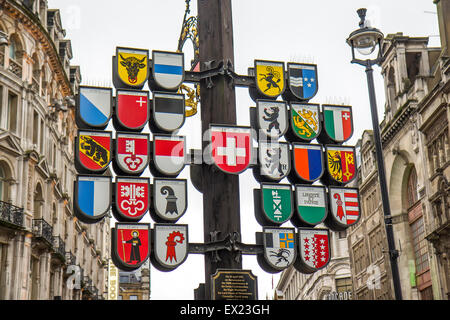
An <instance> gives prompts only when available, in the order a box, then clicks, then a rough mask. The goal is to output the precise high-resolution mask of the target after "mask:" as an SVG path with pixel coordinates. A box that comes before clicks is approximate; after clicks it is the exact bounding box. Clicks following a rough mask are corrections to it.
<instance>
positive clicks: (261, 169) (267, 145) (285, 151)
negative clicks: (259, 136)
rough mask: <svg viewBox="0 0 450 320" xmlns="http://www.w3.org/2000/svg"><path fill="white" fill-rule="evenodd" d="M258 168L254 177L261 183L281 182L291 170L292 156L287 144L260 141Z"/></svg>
mask: <svg viewBox="0 0 450 320" xmlns="http://www.w3.org/2000/svg"><path fill="white" fill-rule="evenodd" d="M258 163H259V166H258V167H254V168H253V175H254V176H255V178H256V180H257V181H259V182H263V181H267V182H271V181H280V180H281V179H283V178H285V177H286V176H287V175H288V174H289V172H290V170H291V155H290V150H289V144H288V143H286V142H266V141H260V142H259V147H258Z"/></svg>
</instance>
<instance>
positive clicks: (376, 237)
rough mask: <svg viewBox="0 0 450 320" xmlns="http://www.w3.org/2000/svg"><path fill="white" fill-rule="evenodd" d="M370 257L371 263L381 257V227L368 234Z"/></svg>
mask: <svg viewBox="0 0 450 320" xmlns="http://www.w3.org/2000/svg"><path fill="white" fill-rule="evenodd" d="M369 244H370V255H371V259H372V263H373V262H376V261H377V260H378V259H380V258H381V257H382V256H383V232H382V231H381V227H380V226H378V227H376V228H375V229H374V230H373V231H372V232H370V233H369Z"/></svg>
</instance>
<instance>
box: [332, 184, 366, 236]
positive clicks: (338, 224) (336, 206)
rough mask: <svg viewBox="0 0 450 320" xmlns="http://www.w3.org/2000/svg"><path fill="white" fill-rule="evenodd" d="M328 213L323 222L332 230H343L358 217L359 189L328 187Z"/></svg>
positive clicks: (357, 219) (359, 209) (354, 222)
mask: <svg viewBox="0 0 450 320" xmlns="http://www.w3.org/2000/svg"><path fill="white" fill-rule="evenodd" d="M328 202H329V210H330V214H329V215H328V217H327V219H326V220H325V224H326V225H327V227H328V228H330V229H331V230H333V231H343V230H345V229H347V228H348V227H349V226H352V225H354V224H356V223H357V222H358V221H359V219H360V216H361V214H360V212H361V208H360V205H359V191H358V189H357V188H340V187H329V188H328Z"/></svg>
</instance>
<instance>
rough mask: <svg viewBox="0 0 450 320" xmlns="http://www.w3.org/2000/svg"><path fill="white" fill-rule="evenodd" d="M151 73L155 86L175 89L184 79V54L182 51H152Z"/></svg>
mask: <svg viewBox="0 0 450 320" xmlns="http://www.w3.org/2000/svg"><path fill="white" fill-rule="evenodd" d="M152 64H153V67H152V75H153V79H154V81H155V82H156V85H157V87H159V88H160V89H163V91H164V90H167V91H176V90H178V87H179V86H180V85H181V84H182V83H183V80H184V54H183V53H182V52H166V51H156V50H154V51H153V52H152Z"/></svg>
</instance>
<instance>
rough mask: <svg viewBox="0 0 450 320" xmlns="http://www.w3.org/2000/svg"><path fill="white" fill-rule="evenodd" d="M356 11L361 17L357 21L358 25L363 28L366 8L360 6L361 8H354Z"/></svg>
mask: <svg viewBox="0 0 450 320" xmlns="http://www.w3.org/2000/svg"><path fill="white" fill-rule="evenodd" d="M356 12H357V13H358V16H359V18H360V19H361V21H359V27H360V28H364V22H365V20H366V12H367V9H366V8H361V9H358V10H356Z"/></svg>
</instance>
